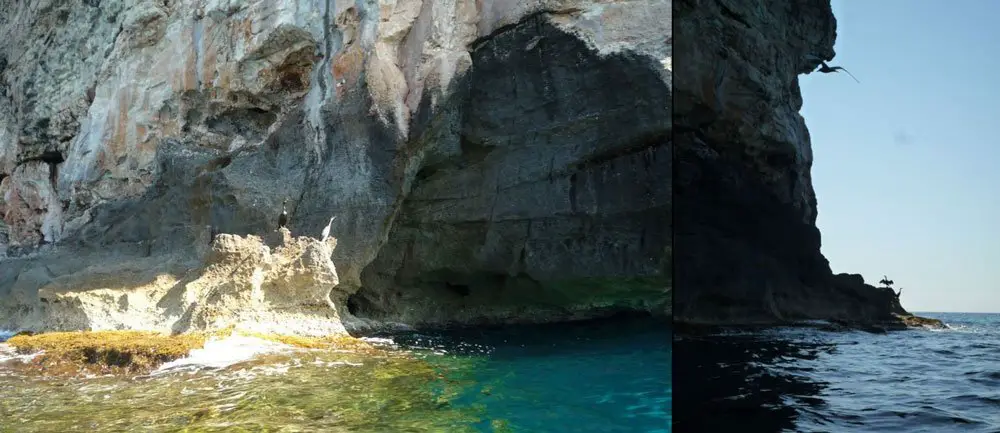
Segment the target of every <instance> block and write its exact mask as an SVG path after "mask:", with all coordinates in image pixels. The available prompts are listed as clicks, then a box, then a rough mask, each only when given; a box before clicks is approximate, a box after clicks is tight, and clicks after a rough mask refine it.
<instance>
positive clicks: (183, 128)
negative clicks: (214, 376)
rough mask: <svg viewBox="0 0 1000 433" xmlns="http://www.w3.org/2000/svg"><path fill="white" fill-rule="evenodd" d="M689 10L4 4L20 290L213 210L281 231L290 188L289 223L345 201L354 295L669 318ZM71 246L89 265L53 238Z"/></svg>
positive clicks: (140, 252) (7, 133)
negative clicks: (680, 82) (678, 106)
mask: <svg viewBox="0 0 1000 433" xmlns="http://www.w3.org/2000/svg"><path fill="white" fill-rule="evenodd" d="M670 13H671V5H670V2H669V1H665V0H640V1H611V2H608V1H596V0H533V1H530V2H522V1H507V0H503V1H491V2H479V1H472V0H454V1H452V0H449V1H427V0H423V1H421V0H397V1H389V2H386V1H383V2H334V1H326V2H315V1H288V2H249V1H243V0H226V1H209V0H169V1H162V0H155V1H153V0H142V1H123V0H101V1H84V2H58V1H54V0H42V1H36V2H7V3H4V4H2V5H0V37H3V38H4V40H5V41H6V42H7V43H6V44H4V45H3V46H2V47H0V215H2V217H3V224H2V225H0V249H5V250H6V253H7V255H8V256H10V257H12V258H10V259H7V260H4V261H0V293H3V292H4V291H6V292H7V293H12V294H13V295H9V296H14V297H21V298H18V299H21V300H22V301H24V302H25V303H30V302H31V301H32V300H33V299H34V298H33V297H34V296H35V295H33V294H31V293H30V290H29V289H27V287H34V286H37V285H38V284H34V283H31V284H28V283H25V281H32V280H34V279H41V280H45V279H47V278H52V279H58V278H60V277H63V276H67V275H69V274H74V273H76V272H78V271H79V270H78V269H76V268H75V266H78V267H84V265H85V264H87V263H85V260H91V259H93V260H106V257H110V256H108V255H109V254H110V255H112V256H116V257H117V256H121V257H125V258H123V259H121V261H123V262H127V263H137V264H136V265H135V266H136V268H135V269H134V270H135V271H136V272H138V271H139V270H140V269H141V266H145V265H139V264H138V263H140V262H139V260H144V259H148V258H149V257H167V256H171V257H172V256H174V255H176V254H179V252H180V251H186V250H187V249H190V248H192V247H193V246H196V245H199V243H200V242H202V241H203V239H200V236H201V235H200V234H199V231H200V230H201V229H200V228H201V227H204V226H206V225H211V226H213V227H215V228H216V230H218V231H219V232H222V233H232V234H235V235H241V236H242V235H249V234H259V233H267V232H269V231H271V230H273V229H274V223H275V219H276V216H277V214H278V212H279V210H280V206H281V202H282V200H283V199H285V198H288V199H289V211H290V214H291V222H290V224H289V228H290V229H291V230H292V231H293V232H294V233H297V234H313V235H317V234H318V233H319V232H320V229H321V228H322V227H323V226H325V225H326V224H327V222H328V221H329V218H330V217H331V216H334V215H335V216H337V219H336V220H335V221H334V222H333V227H332V231H333V233H335V235H336V236H337V237H338V239H339V246H338V248H337V249H336V250H335V251H333V260H334V262H335V263H337V273H338V276H339V285H338V286H337V287H338V290H341V291H342V292H343V293H356V295H354V296H353V297H352V298H351V299H350V300H349V302H347V303H348V304H349V305H350V306H351V308H352V310H354V311H355V312H356V313H358V315H363V316H368V317H377V318H379V319H381V320H404V319H405V320H406V321H407V322H408V323H413V324H420V323H426V324H441V323H452V322H462V323H471V322H481V321H518V320H529V321H549V320H561V319H571V318H577V317H580V318H582V317H589V316H595V315H603V314H607V313H610V312H615V311H621V310H628V311H631V310H643V311H654V312H659V313H666V312H668V311H669V299H670V296H669V291H668V288H669V275H668V274H667V268H668V262H669V256H670V251H671V247H670V243H669V236H668V233H669V231H670V214H669V208H670V196H671V188H670V179H671V157H670V155H671V152H672V151H671V147H670V146H671V141H670V136H671V126H670V125H671V123H670V116H671V112H670V108H669V107H670V105H671V99H670V98H671V93H670V84H671V81H670V80H671V78H670V71H669V69H668V68H669V66H670V61H669V59H670V57H671V42H670V37H669V35H670V32H671V29H670ZM69 254H71V255H72V256H73V257H74V259H73V260H69V262H72V263H76V265H70V264H64V263H61V262H60V261H59V259H57V258H59V257H65V256H66V255H69ZM33 255H37V257H34V256H33ZM27 256H32V257H34V258H30V259H25V258H23V257H27ZM13 258H17V259H13ZM148 260H149V262H148V263H147V264H146V265H148V266H151V269H153V268H156V266H161V267H162V266H166V265H165V264H161V263H160V260H158V259H157V260H153V259H148ZM29 262H30V263H36V264H39V263H44V264H45V265H44V266H41V265H38V266H36V265H31V266H29V265H26V264H25V263H29ZM166 262H171V261H166ZM180 262H181V261H178V263H180ZM171 263H172V262H171ZM88 266H89V265H88ZM156 269H158V268H156ZM123 272H124V271H123ZM50 274H51V275H50ZM178 278H180V277H178ZM122 287H124V286H122ZM143 287H145V286H143ZM143 290H145V289H143ZM150 290H152V289H150ZM19 302H20V301H19ZM144 320H145V319H144Z"/></svg>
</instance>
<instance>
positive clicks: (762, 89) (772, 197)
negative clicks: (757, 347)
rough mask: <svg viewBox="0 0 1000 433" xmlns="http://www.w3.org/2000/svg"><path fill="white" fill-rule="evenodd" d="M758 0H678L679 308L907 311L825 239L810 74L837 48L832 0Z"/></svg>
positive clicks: (746, 316)
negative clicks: (810, 118)
mask: <svg viewBox="0 0 1000 433" xmlns="http://www.w3.org/2000/svg"><path fill="white" fill-rule="evenodd" d="M758 6H759V5H756V4H754V3H745V4H739V3H738V2H730V1H722V0H678V1H676V2H675V28H674V32H675V34H674V36H675V38H674V41H675V44H676V46H675V52H676V57H677V61H676V62H675V65H676V67H675V69H674V71H675V76H674V80H675V81H674V85H675V87H674V98H675V99H674V110H675V111H674V140H675V141H674V146H675V161H677V167H676V168H675V170H676V185H675V189H674V210H675V212H676V214H675V216H674V241H675V242H676V253H675V254H674V260H676V262H675V266H676V274H675V278H676V284H677V285H678V287H682V288H683V289H682V290H680V291H679V292H677V293H676V295H675V299H674V314H675V319H676V320H678V321H680V322H685V323H710V324H755V323H779V322H784V321H794V320H802V319H831V320H840V321H847V322H853V323H890V324H898V323H900V322H899V320H898V319H896V318H895V316H894V314H905V311H904V310H903V309H902V307H901V306H900V305H899V301H898V299H896V297H895V295H894V294H893V293H892V291H891V290H889V289H880V288H875V287H872V286H870V285H867V284H865V283H864V281H863V280H862V278H861V277H860V276H859V275H846V274H842V275H836V276H835V275H833V274H832V272H831V270H830V266H829V263H828V262H827V260H826V258H824V257H823V255H822V254H821V252H820V233H819V230H818V229H817V228H816V212H817V205H816V203H817V202H816V195H815V193H814V191H813V187H812V180H811V177H810V168H811V166H812V150H811V147H810V146H811V144H810V140H809V131H808V130H807V129H806V125H805V121H804V120H803V119H802V116H801V115H800V114H799V110H800V109H801V107H802V95H801V93H800V90H799V84H798V76H799V75H800V74H804V73H809V72H810V71H812V70H814V69H815V68H816V67H817V66H818V64H819V61H818V60H816V59H815V58H822V59H826V60H830V59H832V58H833V56H834V51H833V45H834V41H835V39H836V19H835V18H834V16H833V12H832V11H831V9H830V3H829V0H783V1H778V2H774V3H773V4H770V3H769V5H768V7H766V8H764V7H758ZM810 56H812V57H814V58H810Z"/></svg>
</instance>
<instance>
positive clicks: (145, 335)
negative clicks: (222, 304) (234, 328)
mask: <svg viewBox="0 0 1000 433" xmlns="http://www.w3.org/2000/svg"><path fill="white" fill-rule="evenodd" d="M205 338H206V336H205V335H203V334H186V335H176V336H169V335H162V334H157V333H153V332H139V331H104V332H51V333H44V334H36V335H27V334H22V335H16V336H14V337H11V338H10V339H9V340H7V341H6V344H8V345H10V346H12V347H14V348H15V349H17V351H18V352H20V353H22V354H28V353H34V352H42V353H41V354H39V355H38V356H36V357H35V358H34V359H32V360H31V361H30V363H29V365H30V366H33V367H35V368H37V369H38V370H39V371H43V372H47V373H57V374H58V373H66V372H74V371H88V372H102V373H107V372H111V373H141V372H148V371H150V370H152V369H154V368H156V367H157V366H159V365H160V364H163V363H165V362H169V361H173V360H175V359H178V358H181V357H184V356H186V355H187V354H188V353H189V352H190V351H191V350H192V349H197V348H200V347H202V346H204V344H205Z"/></svg>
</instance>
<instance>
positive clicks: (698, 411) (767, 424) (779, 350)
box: [673, 335, 835, 432]
mask: <svg viewBox="0 0 1000 433" xmlns="http://www.w3.org/2000/svg"><path fill="white" fill-rule="evenodd" d="M833 350H835V348H834V346H833V345H830V344H822V343H802V342H792V341H787V340H782V339H775V338H773V337H768V338H764V337H761V336H759V335H726V336H684V337H680V336H678V338H676V339H675V340H674V347H673V353H674V360H673V362H674V383H673V387H674V389H675V390H676V392H677V393H680V394H681V395H683V396H684V398H682V399H680V400H677V401H675V402H674V407H673V409H674V412H675V415H674V418H673V420H674V424H673V426H674V431H675V432H709V431H752V432H780V431H796V420H797V418H798V417H800V416H803V414H815V415H816V416H820V417H821V416H822V415H821V412H822V409H823V406H824V405H825V403H824V402H823V400H822V399H820V398H819V395H820V393H821V392H822V391H823V390H824V389H825V388H827V387H828V386H829V384H827V383H823V382H818V381H814V380H811V379H809V378H807V377H805V376H804V375H800V374H796V373H795V371H796V369H803V370H805V369H807V367H794V366H791V365H794V364H796V363H797V362H800V361H811V360H815V359H817V358H818V357H819V356H820V355H821V354H822V353H824V352H832V351H833ZM779 365H790V367H786V368H784V369H782V371H781V372H779V371H778V369H775V368H770V367H772V366H779ZM803 373H805V372H804V371H803Z"/></svg>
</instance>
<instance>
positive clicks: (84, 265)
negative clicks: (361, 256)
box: [0, 229, 364, 336]
mask: <svg viewBox="0 0 1000 433" xmlns="http://www.w3.org/2000/svg"><path fill="white" fill-rule="evenodd" d="M270 238H271V239H268V240H267V241H269V242H265V240H263V239H261V238H260V237H257V236H246V237H241V236H234V235H229V234H221V235H218V236H217V237H216V238H215V241H214V242H213V243H212V245H211V247H210V248H201V249H198V250H188V251H184V252H183V254H174V255H161V256H150V257H145V258H137V257H135V255H129V254H120V253H119V254H95V255H89V256H76V257H74V256H69V255H66V256H60V257H58V258H59V263H60V264H61V266H62V267H61V268H58V269H51V268H50V265H48V263H50V262H51V260H50V258H45V259H37V258H36V259H13V261H14V262H21V263H20V264H21V267H20V276H19V277H17V278H16V281H15V282H14V284H12V285H11V286H12V287H13V288H14V290H15V291H14V292H8V293H3V295H4V296H3V297H2V298H0V299H2V300H3V301H5V302H0V313H3V314H2V315H0V327H5V328H6V329H26V330H31V331H36V332H39V331H69V330H94V331H102V330H120V329H141V330H150V331H161V332H167V333H179V332H186V331H210V330H219V329H224V328H227V327H235V328H237V329H244V330H248V331H254V332H262V333H275V334H293V335H311V336H324V335H331V334H343V333H345V332H346V329H345V327H344V322H346V323H347V324H348V325H349V326H355V327H357V326H364V323H363V322H359V321H358V320H357V319H354V318H352V317H344V316H341V314H340V313H339V311H340V310H343V306H344V304H345V303H346V300H347V296H348V295H349V293H346V292H343V291H341V290H339V289H338V288H337V283H338V278H337V271H336V269H335V268H334V265H333V262H331V261H330V255H331V254H332V252H333V249H334V248H335V247H336V240H335V239H332V238H331V239H329V240H327V241H326V242H320V241H318V240H315V239H312V238H307V237H300V238H293V237H292V236H291V233H290V232H288V230H285V229H282V230H281V231H280V232H276V233H273V234H272V236H270ZM268 243H270V244H271V245H272V247H269V246H268ZM205 245H206V246H207V243H206V244H205ZM56 272H58V273H59V274H60V276H58V277H51V276H52V275H53V274H55V273H56ZM16 299H20V300H21V301H20V302H14V301H12V300H16ZM352 320H353V322H352Z"/></svg>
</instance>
